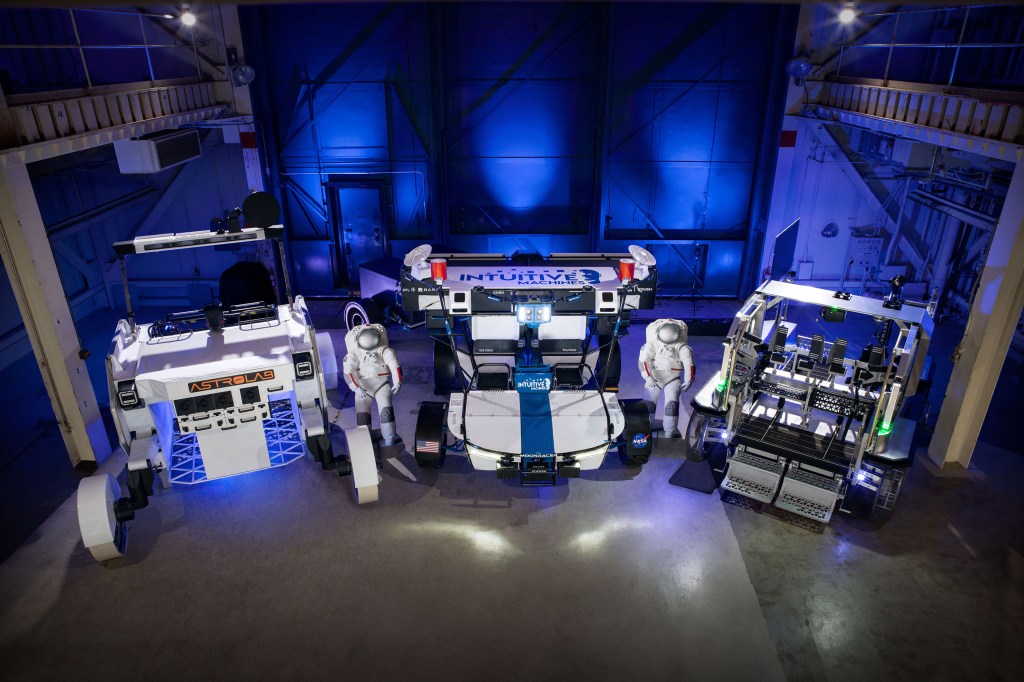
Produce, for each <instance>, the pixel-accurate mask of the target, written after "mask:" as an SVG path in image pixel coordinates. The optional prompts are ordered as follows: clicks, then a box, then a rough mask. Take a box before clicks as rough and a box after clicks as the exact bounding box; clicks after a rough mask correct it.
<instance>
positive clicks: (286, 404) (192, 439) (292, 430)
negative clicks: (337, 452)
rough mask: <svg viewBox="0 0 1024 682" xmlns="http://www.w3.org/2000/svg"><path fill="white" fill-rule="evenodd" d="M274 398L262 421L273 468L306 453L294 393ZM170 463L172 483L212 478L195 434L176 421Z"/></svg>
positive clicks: (201, 480) (289, 462)
mask: <svg viewBox="0 0 1024 682" xmlns="http://www.w3.org/2000/svg"><path fill="white" fill-rule="evenodd" d="M275 398H276V399H274V400H271V401H270V417H269V418H267V419H266V420H264V422H263V432H264V434H265V435H266V437H267V446H268V448H269V450H270V452H269V454H270V466H271V468H273V467H279V466H284V465H286V464H291V463H292V462H294V461H295V460H297V459H301V458H302V456H303V455H304V454H305V453H306V449H305V444H304V443H303V442H302V436H301V434H300V433H299V428H298V421H297V420H296V418H295V406H294V405H293V402H292V393H290V392H289V393H278V394H275ZM169 466H170V470H171V471H170V473H171V483H181V484H183V485H193V484H195V483H203V482H205V481H207V480H209V479H207V478H206V468H205V467H204V466H203V454H202V452H200V450H199V443H198V441H197V439H196V434H194V433H181V432H179V431H178V427H177V424H175V427H174V440H173V442H172V445H171V456H170V465H169ZM245 473H252V472H245Z"/></svg>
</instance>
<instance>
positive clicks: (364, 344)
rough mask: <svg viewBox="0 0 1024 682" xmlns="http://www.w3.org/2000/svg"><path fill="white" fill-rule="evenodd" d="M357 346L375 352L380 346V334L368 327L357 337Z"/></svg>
mask: <svg viewBox="0 0 1024 682" xmlns="http://www.w3.org/2000/svg"><path fill="white" fill-rule="evenodd" d="M356 344H357V345H358V346H359V347H360V348H362V349H363V350H366V351H371V350H375V349H376V348H377V347H378V346H379V345H380V333H378V332H377V330H376V329H374V328H373V327H366V328H365V329H363V330H361V331H360V332H359V335H358V336H357V337H356Z"/></svg>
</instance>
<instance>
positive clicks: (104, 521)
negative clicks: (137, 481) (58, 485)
mask: <svg viewBox="0 0 1024 682" xmlns="http://www.w3.org/2000/svg"><path fill="white" fill-rule="evenodd" d="M120 497H121V487H120V486H119V485H118V484H117V480H116V479H115V478H114V477H113V476H111V475H110V474H106V475H103V476H92V477H90V478H86V479H84V480H82V482H81V483H79V484H78V499H77V500H76V502H77V506H78V528H79V530H80V531H81V533H82V543H83V544H84V545H85V546H86V548H87V549H88V550H89V551H90V552H92V556H93V558H94V559H96V561H108V560H110V559H116V558H118V557H119V556H123V555H124V553H125V550H126V549H128V524H127V522H125V521H118V520H117V514H116V513H115V512H114V505H115V504H116V503H117V500H118V499H119V498H120Z"/></svg>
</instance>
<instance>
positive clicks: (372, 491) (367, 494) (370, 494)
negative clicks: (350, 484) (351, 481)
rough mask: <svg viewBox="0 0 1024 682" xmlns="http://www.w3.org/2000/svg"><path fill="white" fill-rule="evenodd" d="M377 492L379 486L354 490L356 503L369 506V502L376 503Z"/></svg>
mask: <svg viewBox="0 0 1024 682" xmlns="http://www.w3.org/2000/svg"><path fill="white" fill-rule="evenodd" d="M379 490H380V486H379V485H368V486H366V487H364V488H356V503H357V504H369V503H370V502H376V501H377V495H378V494H379Z"/></svg>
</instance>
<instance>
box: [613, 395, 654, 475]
mask: <svg viewBox="0 0 1024 682" xmlns="http://www.w3.org/2000/svg"><path fill="white" fill-rule="evenodd" d="M620 402H621V404H622V414H623V416H624V417H625V418H626V428H625V429H623V431H622V441H623V442H622V444H621V445H620V446H619V458H620V459H621V460H622V463H623V464H630V465H639V464H647V461H648V460H649V459H650V458H651V451H652V450H654V438H653V435H652V433H651V432H652V428H651V411H650V409H649V408H648V406H647V403H646V402H644V401H643V400H622V401H620Z"/></svg>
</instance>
